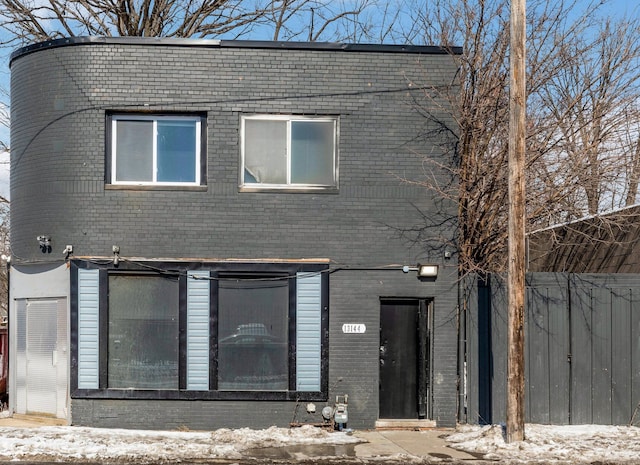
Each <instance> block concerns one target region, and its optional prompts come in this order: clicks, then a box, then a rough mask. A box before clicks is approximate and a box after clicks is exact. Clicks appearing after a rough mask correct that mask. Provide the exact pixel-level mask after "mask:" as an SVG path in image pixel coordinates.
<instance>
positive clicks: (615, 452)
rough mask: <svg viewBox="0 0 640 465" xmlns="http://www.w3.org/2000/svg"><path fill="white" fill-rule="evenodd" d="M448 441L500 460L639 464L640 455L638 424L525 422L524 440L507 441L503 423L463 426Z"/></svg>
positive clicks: (486, 457) (456, 445)
mask: <svg viewBox="0 0 640 465" xmlns="http://www.w3.org/2000/svg"><path fill="white" fill-rule="evenodd" d="M447 441H449V444H450V446H451V447H453V448H455V449H459V450H463V451H466V452H470V453H480V454H483V455H484V458H485V459H488V460H498V461H501V462H505V461H511V462H530V461H535V462H538V463H539V462H545V463H553V462H571V463H572V464H577V463H591V462H596V461H602V460H606V461H607V462H615V463H638V460H639V457H640V428H638V427H635V426H600V425H572V426H553V425H526V426H525V440H524V441H522V442H513V443H510V444H507V443H506V442H505V440H504V430H503V427H502V426H500V425H490V426H484V427H480V426H470V425H464V426H460V427H459V428H457V430H456V433H454V434H451V435H450V436H449V437H448V438H447Z"/></svg>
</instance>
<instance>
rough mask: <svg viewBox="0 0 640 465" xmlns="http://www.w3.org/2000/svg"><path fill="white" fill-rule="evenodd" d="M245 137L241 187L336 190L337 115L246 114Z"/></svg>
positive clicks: (242, 127)
mask: <svg viewBox="0 0 640 465" xmlns="http://www.w3.org/2000/svg"><path fill="white" fill-rule="evenodd" d="M241 134H242V148H241V159H242V160H241V165H242V166H241V174H240V185H241V187H243V188H246V189H251V188H257V189H327V188H329V189H335V188H336V187H337V185H338V176H337V166H338V164H337V160H338V156H337V153H338V151H337V141H338V119H337V118H336V117H308V116H292V115H252V116H243V117H242V120H241Z"/></svg>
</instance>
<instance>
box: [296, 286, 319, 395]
mask: <svg viewBox="0 0 640 465" xmlns="http://www.w3.org/2000/svg"><path fill="white" fill-rule="evenodd" d="M296 287H297V295H296V303H297V308H296V339H297V340H296V346H297V350H296V389H297V390H298V391H315V392H317V391H320V366H321V358H322V351H321V342H322V324H321V323H322V321H321V316H322V276H321V273H298V274H297V286H296Z"/></svg>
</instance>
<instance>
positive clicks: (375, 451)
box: [354, 429, 478, 461]
mask: <svg viewBox="0 0 640 465" xmlns="http://www.w3.org/2000/svg"><path fill="white" fill-rule="evenodd" d="M451 433H453V430H451V429H428V430H423V431H405V430H389V431H385V430H377V431H355V432H354V436H356V437H358V438H361V439H362V440H364V441H367V442H365V443H363V444H358V445H357V446H356V457H360V458H363V459H369V458H374V457H389V456H397V455H400V454H403V455H411V456H414V457H422V458H424V459H434V458H435V459H445V460H450V459H453V460H455V461H458V460H465V461H467V460H477V459H478V458H477V457H474V456H473V455H471V454H468V453H466V452H462V451H459V450H455V449H452V448H450V447H448V445H447V441H446V439H445V438H446V436H447V435H448V434H451Z"/></svg>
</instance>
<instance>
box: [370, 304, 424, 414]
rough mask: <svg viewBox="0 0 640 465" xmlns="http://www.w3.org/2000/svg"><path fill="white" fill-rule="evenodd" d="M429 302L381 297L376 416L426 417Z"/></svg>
mask: <svg viewBox="0 0 640 465" xmlns="http://www.w3.org/2000/svg"><path fill="white" fill-rule="evenodd" d="M429 321H430V305H428V303H427V302H426V301H424V300H415V299H407V300H384V301H382V302H381V306H380V390H379V392H380V400H379V408H380V418H386V419H417V418H427V417H428V416H429V415H430V412H429V407H430V406H429V404H428V399H429V397H430V396H429V365H430V363H429V359H430V352H431V351H430V350H429V348H430V337H429Z"/></svg>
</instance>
